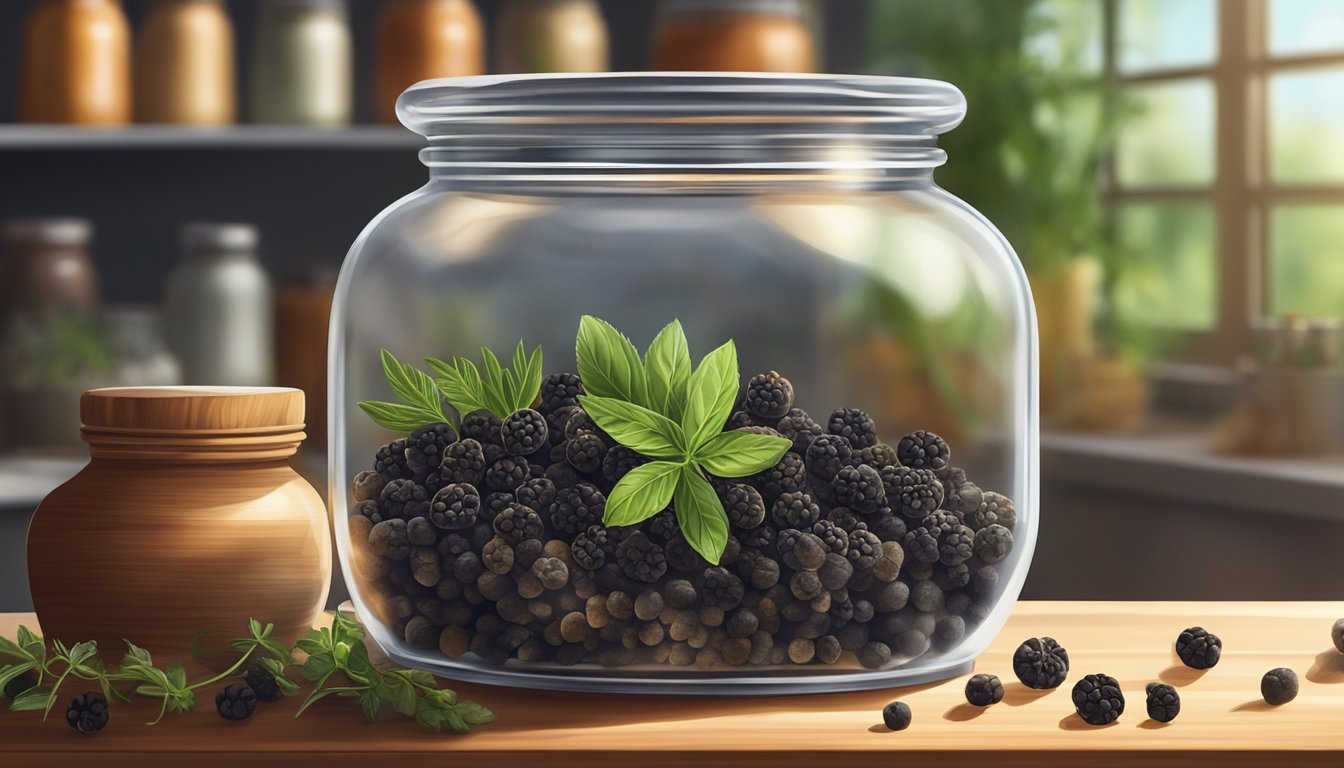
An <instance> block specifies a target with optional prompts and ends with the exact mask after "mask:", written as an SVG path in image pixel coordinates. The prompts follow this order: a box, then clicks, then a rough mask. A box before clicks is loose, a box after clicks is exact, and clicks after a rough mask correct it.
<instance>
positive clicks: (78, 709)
mask: <svg viewBox="0 0 1344 768" xmlns="http://www.w3.org/2000/svg"><path fill="white" fill-rule="evenodd" d="M107 718H108V711H107V699H104V698H103V697H102V696H101V695H99V694H97V693H81V694H79V695H78V696H76V697H75V698H73V699H71V700H70V704H69V706H67V707H66V708H65V722H66V723H67V724H68V725H69V726H70V727H71V728H74V729H75V730H76V731H79V732H80V733H86V734H92V733H97V732H99V731H101V730H103V726H105V725H107Z"/></svg>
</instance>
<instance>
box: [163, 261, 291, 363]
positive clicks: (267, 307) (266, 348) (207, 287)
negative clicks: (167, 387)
mask: <svg viewBox="0 0 1344 768" xmlns="http://www.w3.org/2000/svg"><path fill="white" fill-rule="evenodd" d="M166 312H167V317H168V329H169V343H170V345H171V347H172V350H173V354H175V355H176V356H177V358H178V361H179V362H180V363H181V365H182V375H183V378H184V380H185V381H186V383H188V384H209V385H223V386H264V385H267V384H270V383H271V381H272V380H273V378H274V354H273V351H272V350H273V346H272V344H273V341H274V339H273V335H272V317H273V312H274V307H273V304H272V300H271V284H270V278H269V277H268V276H267V275H266V271H265V270H264V269H262V267H261V264H260V263H258V262H257V260H256V257H255V256H254V255H252V254H250V253H228V252H225V253H211V254H191V255H188V256H187V258H185V259H184V260H183V261H182V263H180V264H179V265H178V266H177V268H176V269H175V270H174V271H173V273H172V275H170V276H169V278H168V296H167V308H166Z"/></svg>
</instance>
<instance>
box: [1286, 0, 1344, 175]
mask: <svg viewBox="0 0 1344 768" xmlns="http://www.w3.org/2000/svg"><path fill="white" fill-rule="evenodd" d="M1340 6H1341V7H1344V3H1341V4H1340ZM1269 138H1270V149H1269V155H1270V172H1271V174H1272V176H1273V179H1274V180H1275V181H1280V182H1297V183H1308V184H1310V183H1320V182H1335V183H1337V182H1341V181H1344V140H1342V139H1344V68H1338V69H1326V70H1318V71H1312V72H1294V73H1289V74H1282V75H1274V76H1272V77H1271V79H1270V82H1269Z"/></svg>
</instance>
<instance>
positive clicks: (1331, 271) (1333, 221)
mask: <svg viewBox="0 0 1344 768" xmlns="http://www.w3.org/2000/svg"><path fill="white" fill-rule="evenodd" d="M1269 226H1270V239H1269V290H1270V300H1269V308H1270V312H1271V313H1272V314H1274V315H1287V314H1296V315H1309V316H1314V317H1340V316H1344V245H1341V244H1342V243H1344V206H1338V205H1292V206H1288V205H1285V206H1280V207H1277V208H1275V209H1274V211H1273V212H1272V213H1271V214H1270V222H1269Z"/></svg>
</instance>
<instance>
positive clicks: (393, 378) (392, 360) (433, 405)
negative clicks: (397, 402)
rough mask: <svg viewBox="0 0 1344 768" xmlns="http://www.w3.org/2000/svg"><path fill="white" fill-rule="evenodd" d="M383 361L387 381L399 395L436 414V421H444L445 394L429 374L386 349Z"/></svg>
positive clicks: (410, 403) (406, 400)
mask: <svg viewBox="0 0 1344 768" xmlns="http://www.w3.org/2000/svg"><path fill="white" fill-rule="evenodd" d="M382 361H383V375H384V376H386V377H387V383H388V385H389V386H391V387H392V391H393V392H395V393H396V395H397V397H400V398H401V399H402V400H403V401H405V402H406V403H407V404H409V405H413V406H416V407H417V408H420V409H421V410H423V411H425V412H427V413H432V414H435V415H436V416H437V418H436V419H435V420H434V421H444V419H445V417H444V415H443V396H442V394H441V393H440V392H439V388H438V386H437V385H435V384H434V380H433V379H431V378H430V377H429V375H428V374H426V373H424V372H423V371H421V370H420V369H419V368H416V367H415V366H413V365H407V364H405V363H402V362H400V361H398V360H397V358H396V355H393V354H392V353H391V352H389V351H387V350H386V349H384V350H383V351H382ZM426 423H427V424H428V423H433V422H426Z"/></svg>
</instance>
